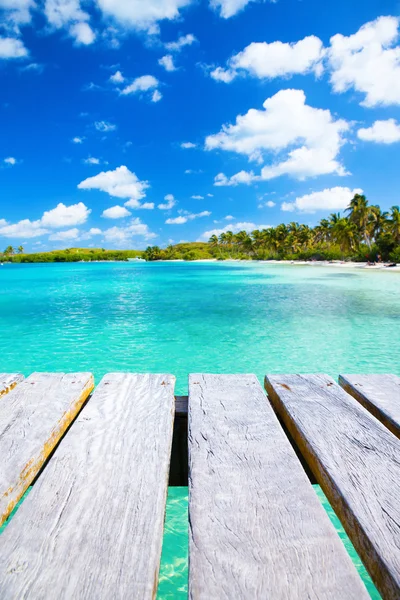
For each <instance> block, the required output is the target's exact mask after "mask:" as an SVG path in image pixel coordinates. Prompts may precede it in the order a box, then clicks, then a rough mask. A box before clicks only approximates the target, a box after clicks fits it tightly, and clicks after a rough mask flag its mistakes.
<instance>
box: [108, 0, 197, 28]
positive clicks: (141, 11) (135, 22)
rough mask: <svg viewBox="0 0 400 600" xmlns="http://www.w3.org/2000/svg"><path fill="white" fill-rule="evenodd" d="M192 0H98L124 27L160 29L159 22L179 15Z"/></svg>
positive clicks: (109, 14) (109, 15) (110, 15)
mask: <svg viewBox="0 0 400 600" xmlns="http://www.w3.org/2000/svg"><path fill="white" fill-rule="evenodd" d="M191 1H192V0H129V1H127V0H97V4H98V6H99V8H100V9H101V10H102V11H103V13H104V15H105V16H108V17H111V18H112V19H113V20H114V21H115V22H117V23H118V24H120V25H122V26H123V27H124V28H132V29H137V30H147V31H148V32H149V33H156V32H157V31H158V28H157V23H158V21H162V20H164V19H168V20H173V19H176V18H177V17H179V14H180V13H179V11H180V9H181V8H183V7H185V6H187V5H189V4H190V3H191Z"/></svg>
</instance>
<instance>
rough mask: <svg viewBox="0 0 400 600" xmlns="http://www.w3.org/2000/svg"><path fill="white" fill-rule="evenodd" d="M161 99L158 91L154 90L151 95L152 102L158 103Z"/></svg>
mask: <svg viewBox="0 0 400 600" xmlns="http://www.w3.org/2000/svg"><path fill="white" fill-rule="evenodd" d="M161 99H162V94H161V92H160V91H159V90H154V92H153V95H152V97H151V101H152V102H160V100H161Z"/></svg>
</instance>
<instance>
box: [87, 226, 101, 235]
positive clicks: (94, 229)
mask: <svg viewBox="0 0 400 600" xmlns="http://www.w3.org/2000/svg"><path fill="white" fill-rule="evenodd" d="M88 233H89V235H101V234H102V233H103V232H102V231H101V229H99V228H98V227H92V228H91V229H89V232H88Z"/></svg>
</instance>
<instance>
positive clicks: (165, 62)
mask: <svg viewBox="0 0 400 600" xmlns="http://www.w3.org/2000/svg"><path fill="white" fill-rule="evenodd" d="M158 64H159V65H161V66H162V67H164V69H165V70H166V71H170V72H172V71H176V70H177V68H176V66H175V65H174V57H173V56H172V54H166V55H165V56H163V57H162V58H160V59H159V61H158Z"/></svg>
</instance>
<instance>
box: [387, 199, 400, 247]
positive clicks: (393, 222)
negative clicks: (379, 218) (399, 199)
mask: <svg viewBox="0 0 400 600" xmlns="http://www.w3.org/2000/svg"><path fill="white" fill-rule="evenodd" d="M388 229H389V231H390V233H391V235H392V236H393V240H394V242H395V244H396V245H398V244H400V208H399V207H398V206H392V208H391V209H390V219H389V220H388Z"/></svg>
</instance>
